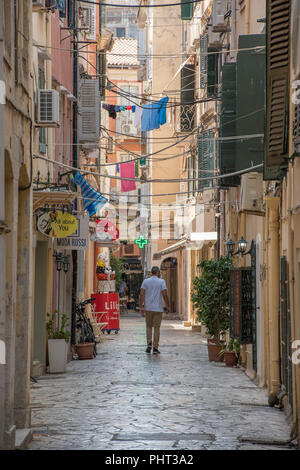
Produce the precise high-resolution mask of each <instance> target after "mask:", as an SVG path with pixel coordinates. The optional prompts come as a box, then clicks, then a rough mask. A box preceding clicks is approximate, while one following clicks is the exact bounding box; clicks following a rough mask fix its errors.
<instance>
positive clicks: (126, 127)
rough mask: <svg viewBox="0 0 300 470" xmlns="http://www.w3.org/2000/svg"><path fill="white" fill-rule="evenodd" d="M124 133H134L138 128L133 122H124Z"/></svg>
mask: <svg viewBox="0 0 300 470" xmlns="http://www.w3.org/2000/svg"><path fill="white" fill-rule="evenodd" d="M122 134H128V135H129V136H131V135H134V134H136V128H135V127H134V126H133V125H132V124H127V123H126V124H122Z"/></svg>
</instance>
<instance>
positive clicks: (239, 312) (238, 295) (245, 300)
mask: <svg viewBox="0 0 300 470" xmlns="http://www.w3.org/2000/svg"><path fill="white" fill-rule="evenodd" d="M252 289H253V284H252V268H234V269H233V270H232V271H231V295H230V336H231V337H233V338H237V339H239V341H240V343H241V344H252V343H253V292H252Z"/></svg>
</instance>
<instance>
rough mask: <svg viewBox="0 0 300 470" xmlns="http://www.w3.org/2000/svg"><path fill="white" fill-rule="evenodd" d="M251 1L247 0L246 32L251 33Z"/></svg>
mask: <svg viewBox="0 0 300 470" xmlns="http://www.w3.org/2000/svg"><path fill="white" fill-rule="evenodd" d="M250 1H251V0H247V3H246V9H245V34H249V33H250Z"/></svg>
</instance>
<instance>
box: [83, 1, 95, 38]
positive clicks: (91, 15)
mask: <svg viewBox="0 0 300 470" xmlns="http://www.w3.org/2000/svg"><path fill="white" fill-rule="evenodd" d="M95 6H96V5H90V6H84V7H83V8H82V17H81V26H82V27H83V28H88V31H87V33H88V39H92V40H94V39H96V8H95Z"/></svg>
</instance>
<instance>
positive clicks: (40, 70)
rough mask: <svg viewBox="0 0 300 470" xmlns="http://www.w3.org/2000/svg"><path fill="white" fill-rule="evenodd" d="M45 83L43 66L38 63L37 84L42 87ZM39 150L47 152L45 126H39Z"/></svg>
mask: <svg viewBox="0 0 300 470" xmlns="http://www.w3.org/2000/svg"><path fill="white" fill-rule="evenodd" d="M45 84H46V80H45V71H44V68H43V67H41V66H40V65H39V67H38V85H39V89H44V88H45ZM39 151H40V152H41V153H46V152H47V130H46V128H45V127H40V128H39Z"/></svg>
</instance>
